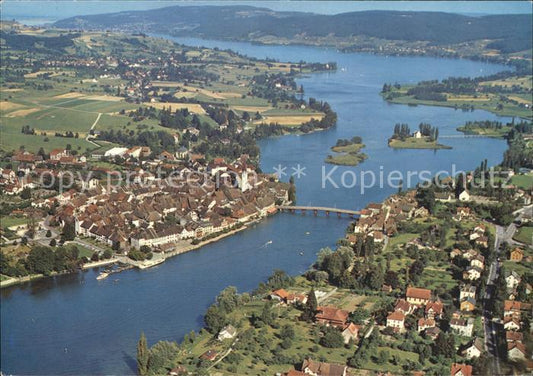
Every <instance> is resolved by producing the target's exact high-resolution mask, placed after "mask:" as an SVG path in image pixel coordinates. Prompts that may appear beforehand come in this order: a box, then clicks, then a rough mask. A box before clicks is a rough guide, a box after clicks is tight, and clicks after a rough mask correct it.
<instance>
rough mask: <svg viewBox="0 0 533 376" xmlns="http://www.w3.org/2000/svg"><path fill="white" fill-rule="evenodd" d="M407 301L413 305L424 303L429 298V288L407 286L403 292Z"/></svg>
mask: <svg viewBox="0 0 533 376" xmlns="http://www.w3.org/2000/svg"><path fill="white" fill-rule="evenodd" d="M405 297H406V298H407V301H408V302H409V303H411V304H414V305H425V304H427V303H428V302H429V301H430V300H431V290H428V289H421V288H418V287H408V288H407V292H406V293H405Z"/></svg>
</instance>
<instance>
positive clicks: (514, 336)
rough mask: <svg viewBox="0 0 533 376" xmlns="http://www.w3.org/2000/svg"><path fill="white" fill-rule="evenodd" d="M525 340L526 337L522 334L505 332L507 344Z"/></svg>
mask: <svg viewBox="0 0 533 376" xmlns="http://www.w3.org/2000/svg"><path fill="white" fill-rule="evenodd" d="M523 339H524V335H523V334H522V333H520V332H513V331H509V332H505V340H506V341H507V342H513V341H518V342H522V340H523Z"/></svg>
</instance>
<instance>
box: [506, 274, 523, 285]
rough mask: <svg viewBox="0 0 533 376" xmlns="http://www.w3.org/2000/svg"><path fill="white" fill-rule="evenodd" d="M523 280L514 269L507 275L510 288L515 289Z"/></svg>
mask: <svg viewBox="0 0 533 376" xmlns="http://www.w3.org/2000/svg"><path fill="white" fill-rule="evenodd" d="M521 280H522V279H521V278H520V276H519V275H518V273H516V272H515V271H514V270H512V271H511V273H510V274H509V275H508V276H507V277H505V283H506V284H507V288H508V289H515V288H516V286H518V285H519V284H520V281H521Z"/></svg>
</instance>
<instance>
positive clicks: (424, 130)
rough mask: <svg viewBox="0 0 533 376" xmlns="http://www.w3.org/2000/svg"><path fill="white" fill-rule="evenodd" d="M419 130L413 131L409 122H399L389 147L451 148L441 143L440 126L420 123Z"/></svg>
mask: <svg viewBox="0 0 533 376" xmlns="http://www.w3.org/2000/svg"><path fill="white" fill-rule="evenodd" d="M418 128H419V130H418V131H416V132H413V133H411V129H410V128H409V125H408V124H399V123H397V124H396V125H395V126H394V133H393V135H392V137H391V138H389V141H388V144H389V147H391V148H394V149H451V148H452V147H451V146H447V145H443V144H439V143H438V142H437V140H438V138H439V128H437V127H433V126H432V125H431V124H428V123H420V124H419V125H418Z"/></svg>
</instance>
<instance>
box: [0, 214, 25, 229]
mask: <svg viewBox="0 0 533 376" xmlns="http://www.w3.org/2000/svg"><path fill="white" fill-rule="evenodd" d="M27 222H28V219H27V218H25V217H13V216H2V217H0V227H2V228H8V227H11V226H21V225H25V224H26V223H27Z"/></svg>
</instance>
